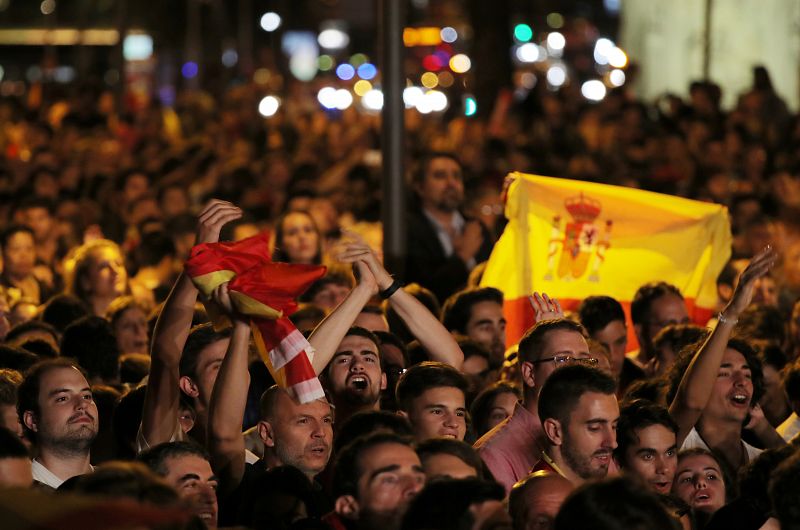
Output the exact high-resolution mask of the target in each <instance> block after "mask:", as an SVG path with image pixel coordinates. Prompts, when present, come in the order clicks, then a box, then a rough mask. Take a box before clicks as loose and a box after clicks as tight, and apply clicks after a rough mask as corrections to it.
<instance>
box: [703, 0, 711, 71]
mask: <svg viewBox="0 0 800 530" xmlns="http://www.w3.org/2000/svg"><path fill="white" fill-rule="evenodd" d="M713 4H714V0H706V10H705V19H704V20H703V79H705V80H708V79H709V77H711V12H712V11H713V9H714V6H713Z"/></svg>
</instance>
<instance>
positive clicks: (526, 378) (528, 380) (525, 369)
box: [519, 361, 536, 388]
mask: <svg viewBox="0 0 800 530" xmlns="http://www.w3.org/2000/svg"><path fill="white" fill-rule="evenodd" d="M519 369H520V371H521V372H522V382H523V383H524V384H525V386H527V387H530V388H535V387H536V379H534V377H533V371H534V365H533V363H532V362H529V361H525V362H523V363H521V364H520V365H519Z"/></svg>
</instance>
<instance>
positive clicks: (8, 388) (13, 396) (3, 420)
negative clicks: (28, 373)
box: [0, 368, 22, 438]
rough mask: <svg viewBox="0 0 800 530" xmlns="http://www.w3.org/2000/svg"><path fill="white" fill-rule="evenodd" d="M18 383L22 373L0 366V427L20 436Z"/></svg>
mask: <svg viewBox="0 0 800 530" xmlns="http://www.w3.org/2000/svg"><path fill="white" fill-rule="evenodd" d="M20 383H22V374H20V373H19V372H18V371H16V370H10V369H8V368H0V427H5V428H6V429H8V430H9V431H11V432H13V433H16V435H17V436H18V437H19V438H22V424H21V423H20V421H19V416H17V389H18V388H19V385H20Z"/></svg>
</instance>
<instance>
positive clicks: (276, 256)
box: [272, 210, 322, 265]
mask: <svg viewBox="0 0 800 530" xmlns="http://www.w3.org/2000/svg"><path fill="white" fill-rule="evenodd" d="M294 214H300V215H305V216H306V217H308V220H309V221H311V226H312V227H313V228H314V232H316V234H317V252H316V254H314V258H313V259H312V263H314V264H315V265H319V264H320V263H322V234H321V233H320V231H319V228H318V227H317V223H315V222H314V218H313V217H311V214H310V213H309V212H307V211H305V210H290V211H288V212H285V213H284V214H282V215H281V216H280V217H279V218H278V220H277V221H275V250H274V251H273V252H272V261H282V262H285V263H289V254H287V253H286V251H285V250H284V249H283V236H284V230H283V223H284V222H285V221H286V218H287V217H289V216H290V215H294Z"/></svg>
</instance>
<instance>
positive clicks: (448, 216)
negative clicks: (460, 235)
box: [422, 206, 456, 226]
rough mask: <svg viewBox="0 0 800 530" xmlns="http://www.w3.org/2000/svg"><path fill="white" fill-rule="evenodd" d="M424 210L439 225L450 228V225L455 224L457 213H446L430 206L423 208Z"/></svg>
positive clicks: (450, 211)
mask: <svg viewBox="0 0 800 530" xmlns="http://www.w3.org/2000/svg"><path fill="white" fill-rule="evenodd" d="M422 208H423V210H425V212H426V213H427V214H428V215H430V216H431V217H433V218H434V219H436V220H437V221H438V222H439V224H441V225H443V226H450V224H452V222H453V216H454V215H455V214H456V212H455V211H453V210H449V211H445V210H441V209H439V208H432V207H428V206H423V207H422Z"/></svg>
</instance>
